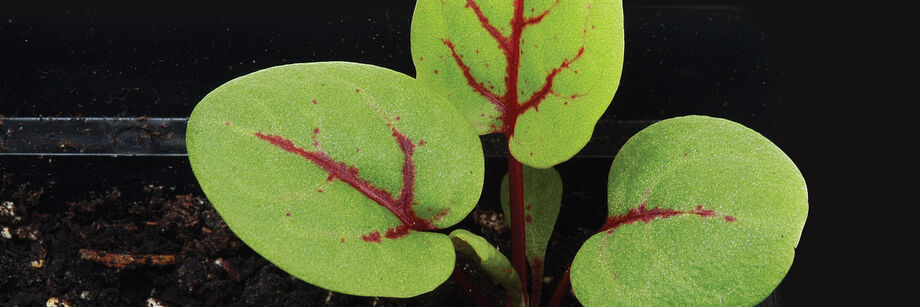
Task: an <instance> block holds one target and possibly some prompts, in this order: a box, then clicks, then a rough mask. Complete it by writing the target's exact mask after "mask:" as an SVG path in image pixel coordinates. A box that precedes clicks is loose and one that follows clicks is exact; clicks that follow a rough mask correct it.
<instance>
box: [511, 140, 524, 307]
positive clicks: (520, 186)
mask: <svg viewBox="0 0 920 307" xmlns="http://www.w3.org/2000/svg"><path fill="white" fill-rule="evenodd" d="M509 152H510V150H509ZM521 172H522V168H521V162H520V161H518V160H517V159H515V158H514V156H512V155H511V154H510V153H509V154H508V188H509V191H510V192H511V195H510V202H511V206H510V207H511V265H512V266H513V267H514V270H515V271H517V273H518V276H519V277H520V278H521V293H523V294H525V299H524V301H525V305H527V303H526V302H527V298H526V294H527V257H526V245H525V242H526V234H525V233H524V178H523V174H522V173H521Z"/></svg>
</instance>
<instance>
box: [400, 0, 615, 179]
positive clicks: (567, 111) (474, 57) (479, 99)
mask: <svg viewBox="0 0 920 307" xmlns="http://www.w3.org/2000/svg"><path fill="white" fill-rule="evenodd" d="M411 41H412V60H413V61H414V62H415V68H416V75H417V78H418V79H419V80H420V81H423V82H425V83H426V84H428V85H429V86H430V87H432V88H433V89H435V92H436V93H438V94H441V95H442V96H444V97H447V98H448V100H450V101H451V102H452V103H453V104H454V105H455V106H456V107H457V109H458V110H460V112H461V113H462V114H463V115H464V116H465V118H466V119H467V121H469V122H470V123H471V124H472V125H473V127H474V128H475V130H476V131H477V132H478V133H479V134H488V133H493V132H499V133H504V134H505V135H507V136H508V137H509V148H510V150H511V153H512V154H513V155H514V157H515V158H517V160H519V161H520V162H521V163H523V164H526V165H529V166H533V167H537V168H547V167H550V166H553V165H556V164H558V163H560V162H563V161H565V160H568V159H569V158H571V157H572V156H573V155H575V153H577V152H578V151H579V150H580V149H581V148H582V147H584V145H585V144H586V143H587V142H588V139H589V138H590V137H591V133H592V132H593V131H594V125H595V124H596V123H597V120H598V119H599V118H600V116H601V115H602V114H603V113H604V111H605V110H606V109H607V106H609V105H610V102H611V99H612V98H613V94H614V92H616V89H617V86H618V84H619V80H620V72H621V70H622V66H623V50H624V49H623V48H624V40H623V9H622V3H621V1H620V0H576V1H561V0H535V1H523V0H503V1H483V0H466V1H459V0H458V1H438V0H420V1H418V3H417V4H416V7H415V13H414V15H413V16H412V33H411Z"/></svg>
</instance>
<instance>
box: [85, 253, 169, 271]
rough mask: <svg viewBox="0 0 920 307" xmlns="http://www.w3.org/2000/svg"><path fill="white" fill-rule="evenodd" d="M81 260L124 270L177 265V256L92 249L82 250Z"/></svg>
mask: <svg viewBox="0 0 920 307" xmlns="http://www.w3.org/2000/svg"><path fill="white" fill-rule="evenodd" d="M79 254H80V259H83V260H89V261H93V262H98V263H101V264H103V265H105V266H107V267H110V268H115V269H124V268H125V267H126V266H128V265H132V264H134V265H153V266H167V265H173V264H176V262H177V260H178V258H179V256H177V255H157V254H117V253H109V252H105V251H97V250H92V249H80V252H79Z"/></svg>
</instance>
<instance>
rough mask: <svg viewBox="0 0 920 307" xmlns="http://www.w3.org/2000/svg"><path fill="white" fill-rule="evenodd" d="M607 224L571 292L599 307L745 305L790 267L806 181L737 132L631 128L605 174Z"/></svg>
mask: <svg viewBox="0 0 920 307" xmlns="http://www.w3.org/2000/svg"><path fill="white" fill-rule="evenodd" d="M608 192H609V196H608V197H609V207H608V211H609V215H610V216H609V218H608V220H607V223H606V225H604V227H603V228H602V229H601V231H600V232H599V233H598V234H596V235H594V236H592V237H591V238H590V239H588V241H587V242H585V244H584V245H583V246H582V248H581V249H580V250H579V251H578V254H577V255H576V256H575V261H574V262H573V264H572V267H571V283H572V288H573V289H574V291H575V295H576V296H577V297H578V300H579V301H581V302H582V303H583V304H585V305H587V306H597V305H611V304H612V305H653V306H657V305H682V306H687V305H731V306H737V305H754V304H757V303H759V302H761V301H762V300H763V299H764V298H765V297H767V295H769V294H770V292H771V291H773V289H774V288H775V287H776V286H777V284H779V282H780V281H781V280H782V279H783V276H785V275H786V272H787V270H788V269H789V267H790V265H791V264H792V259H793V254H794V253H795V250H794V248H795V246H796V245H797V244H798V240H799V237H800V235H801V231H802V227H803V226H804V223H805V217H806V215H807V211H808V196H807V192H806V188H805V180H804V179H803V178H802V175H801V173H800V172H799V171H798V169H797V168H796V166H795V164H793V163H792V161H791V160H790V159H789V157H787V156H786V155H785V154H784V153H783V152H782V151H781V150H780V149H779V148H777V147H776V145H774V144H773V143H771V142H770V141H769V140H767V139H766V138H764V137H763V136H762V135H760V134H758V133H757V132H755V131H753V130H751V129H748V128H746V127H744V126H742V125H740V124H737V123H734V122H731V121H728V120H724V119H717V118H711V117H704V116H686V117H679V118H673V119H668V120H664V121H661V122H659V123H656V124H654V125H652V126H649V127H648V128H646V129H644V130H642V131H640V132H639V133H637V134H636V135H635V136H633V137H632V138H631V139H630V140H629V141H627V143H626V144H625V145H623V148H622V149H621V150H620V152H619V153H618V154H617V156H616V158H615V159H614V161H613V165H612V166H611V169H610V181H609V187H608Z"/></svg>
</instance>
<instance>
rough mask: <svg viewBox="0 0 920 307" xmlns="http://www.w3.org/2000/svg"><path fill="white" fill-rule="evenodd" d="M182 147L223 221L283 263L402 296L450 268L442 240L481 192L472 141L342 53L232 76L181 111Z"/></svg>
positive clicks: (446, 108)
mask: <svg viewBox="0 0 920 307" xmlns="http://www.w3.org/2000/svg"><path fill="white" fill-rule="evenodd" d="M187 138H188V140H187V144H188V153H189V160H190V161H191V165H192V169H193V171H194V173H195V176H196V177H197V179H198V181H199V183H200V184H201V188H202V189H203V190H204V192H205V194H206V195H207V196H208V198H209V199H210V200H211V202H212V203H213V204H214V206H215V208H216V209H217V211H218V212H219V213H220V215H221V217H222V218H223V219H224V221H226V222H227V225H228V226H230V228H231V229H232V230H233V231H234V233H236V235H237V236H239V237H240V239H242V240H243V241H244V242H246V244H248V245H249V246H250V247H252V249H253V250H255V251H256V252H258V253H259V254H261V255H262V256H264V257H265V258H266V259H268V260H270V261H272V262H273V263H274V264H276V265H277V266H278V267H280V268H282V269H284V270H285V271H287V272H288V273H290V274H292V275H294V276H297V277H298V278H301V279H303V280H304V281H307V282H309V283H312V284H315V285H317V286H320V287H324V288H326V289H329V290H333V291H338V292H342V293H347V294H353V295H365V296H390V297H411V296H415V295H418V294H421V293H425V292H428V291H430V290H432V289H434V288H435V287H436V286H438V285H440V284H441V283H442V282H444V281H445V280H446V279H447V278H448V277H449V276H450V274H451V272H452V271H453V267H454V260H455V258H454V257H455V256H454V251H453V246H452V244H451V242H450V239H449V237H448V236H446V235H443V234H439V233H434V232H428V231H427V230H435V229H440V228H445V227H448V226H451V225H453V224H455V223H457V222H459V221H460V220H462V219H463V218H464V217H465V216H466V215H467V214H468V213H469V212H470V210H472V208H473V206H475V204H476V202H477V201H478V199H479V194H480V189H481V188H482V178H483V167H484V164H483V155H482V149H481V144H480V141H479V139H478V138H477V137H476V134H475V133H474V132H473V131H472V129H470V128H469V125H467V124H466V123H465V122H464V121H463V119H462V118H461V117H460V116H459V114H457V113H456V111H455V110H454V108H453V107H452V106H451V105H450V104H449V103H448V102H447V101H446V100H444V99H443V98H440V97H437V96H434V95H432V94H431V93H430V92H429V91H428V89H427V88H426V87H424V86H422V85H421V84H420V83H418V82H417V81H416V80H415V79H413V78H411V77H409V76H406V75H403V74H401V73H398V72H394V71H392V70H388V69H384V68H380V67H376V66H371V65H364V64H355V63H346V62H327V63H309V64H293V65H284V66H277V67H272V68H268V69H265V70H261V71H258V72H254V73H252V74H249V75H246V76H243V77H239V78H237V79H234V80H232V81H230V82H227V83H226V84H224V85H222V86H220V87H218V88H217V89H215V90H214V91H212V92H211V93H209V94H208V95H207V96H206V97H205V98H204V99H203V100H202V101H201V102H200V103H199V104H198V105H197V106H196V107H195V110H194V111H193V112H192V115H191V117H190V118H189V127H188V137H187Z"/></svg>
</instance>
